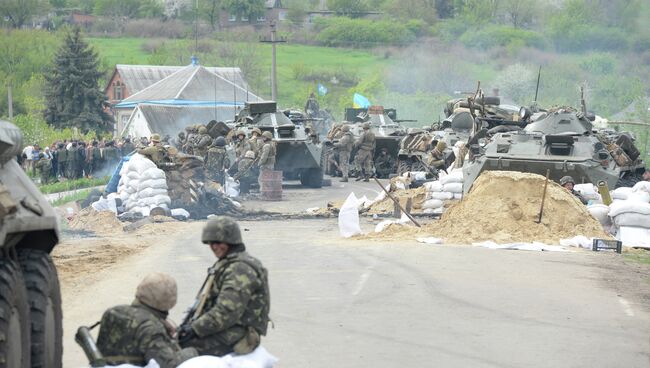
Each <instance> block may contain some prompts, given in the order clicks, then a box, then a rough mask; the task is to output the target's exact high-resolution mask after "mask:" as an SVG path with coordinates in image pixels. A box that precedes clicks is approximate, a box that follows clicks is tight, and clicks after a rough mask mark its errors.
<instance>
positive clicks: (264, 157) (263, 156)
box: [259, 131, 276, 170]
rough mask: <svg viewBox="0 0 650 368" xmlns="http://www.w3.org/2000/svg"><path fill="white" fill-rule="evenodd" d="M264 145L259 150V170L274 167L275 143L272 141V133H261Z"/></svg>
mask: <svg viewBox="0 0 650 368" xmlns="http://www.w3.org/2000/svg"><path fill="white" fill-rule="evenodd" d="M262 140H264V145H263V146H262V150H261V151H260V160H259V166H260V170H273V169H274V168H275V154H276V149H275V144H274V143H273V134H272V133H271V132H269V131H266V132H264V133H262Z"/></svg>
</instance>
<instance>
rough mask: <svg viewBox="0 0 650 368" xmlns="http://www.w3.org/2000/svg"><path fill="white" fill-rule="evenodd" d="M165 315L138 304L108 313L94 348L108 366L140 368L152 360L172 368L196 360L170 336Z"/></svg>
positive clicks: (193, 351)
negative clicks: (102, 356) (99, 352)
mask: <svg viewBox="0 0 650 368" xmlns="http://www.w3.org/2000/svg"><path fill="white" fill-rule="evenodd" d="M166 318H167V313H166V312H161V311H158V310H155V309H153V308H150V307H148V306H146V305H144V304H142V303H140V302H139V301H137V300H136V301H134V302H133V304H131V305H120V306H116V307H113V308H110V309H108V310H107V311H106V312H105V313H104V315H103V316H102V320H101V328H100V330H99V335H98V337H97V347H98V348H99V351H101V352H102V354H103V355H104V358H105V359H106V362H107V363H108V364H109V365H118V364H125V363H130V364H133V365H139V366H144V365H145V364H147V362H148V361H149V360H150V359H154V360H155V361H156V362H157V363H158V365H160V367H161V368H173V367H176V366H178V365H179V364H181V363H182V362H184V361H185V360H188V359H190V358H193V357H195V356H197V355H198V354H197V352H196V350H195V349H192V348H188V349H181V347H180V346H179V345H178V343H177V342H176V340H174V339H173V338H172V337H171V335H170V328H169V326H168V322H167V321H166Z"/></svg>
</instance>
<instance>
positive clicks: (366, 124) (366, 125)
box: [362, 123, 370, 130]
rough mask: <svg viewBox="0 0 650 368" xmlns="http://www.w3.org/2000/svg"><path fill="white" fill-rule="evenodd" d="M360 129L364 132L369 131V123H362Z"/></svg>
mask: <svg viewBox="0 0 650 368" xmlns="http://www.w3.org/2000/svg"><path fill="white" fill-rule="evenodd" d="M362 127H363V129H364V130H367V129H370V123H363V125H362Z"/></svg>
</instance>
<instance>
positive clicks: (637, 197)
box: [627, 191, 650, 203]
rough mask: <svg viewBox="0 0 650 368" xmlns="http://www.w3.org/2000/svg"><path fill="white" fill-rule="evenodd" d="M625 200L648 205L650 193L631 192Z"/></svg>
mask: <svg viewBox="0 0 650 368" xmlns="http://www.w3.org/2000/svg"><path fill="white" fill-rule="evenodd" d="M627 200H628V201H634V202H645V203H649V202H650V193H648V192H643V191H638V192H632V193H630V194H628V195H627Z"/></svg>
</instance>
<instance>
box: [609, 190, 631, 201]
mask: <svg viewBox="0 0 650 368" xmlns="http://www.w3.org/2000/svg"><path fill="white" fill-rule="evenodd" d="M633 191H634V189H632V188H629V187H620V188H616V189H614V190H612V191H611V192H609V194H610V195H611V196H612V199H622V200H626V199H627V196H628V194H630V193H632V192H633Z"/></svg>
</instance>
